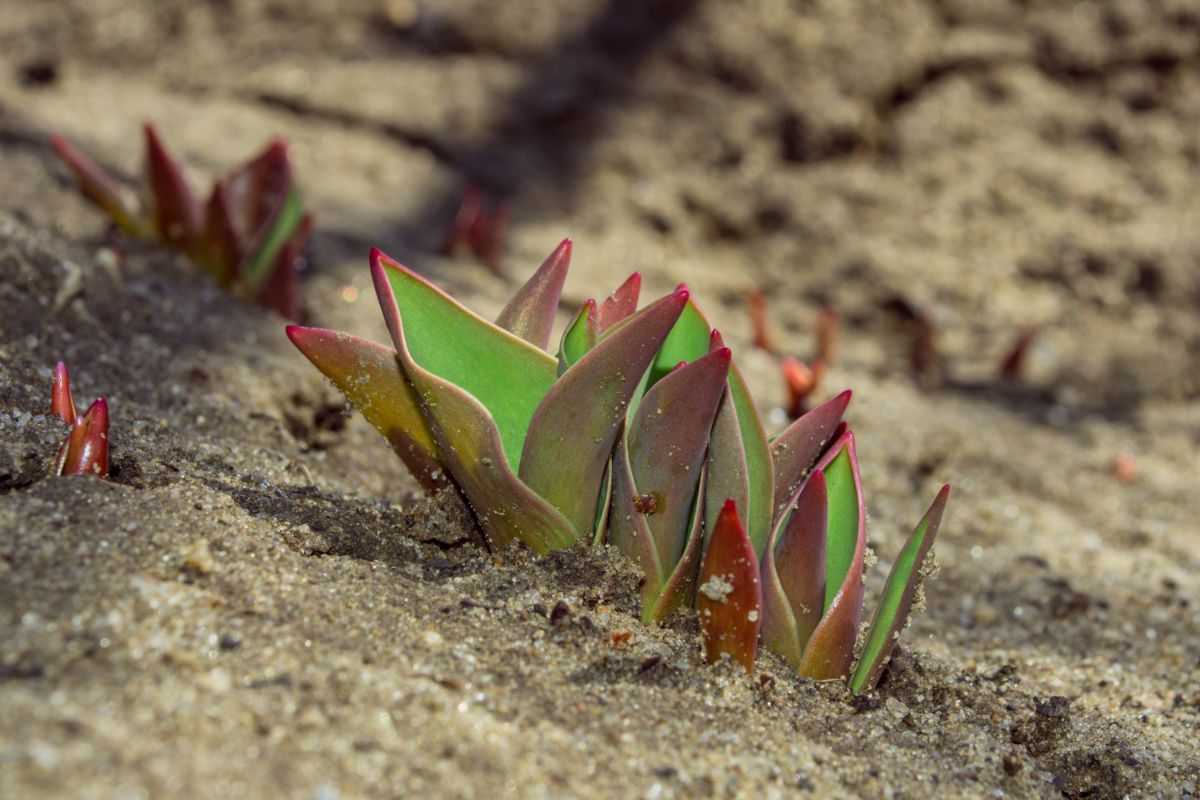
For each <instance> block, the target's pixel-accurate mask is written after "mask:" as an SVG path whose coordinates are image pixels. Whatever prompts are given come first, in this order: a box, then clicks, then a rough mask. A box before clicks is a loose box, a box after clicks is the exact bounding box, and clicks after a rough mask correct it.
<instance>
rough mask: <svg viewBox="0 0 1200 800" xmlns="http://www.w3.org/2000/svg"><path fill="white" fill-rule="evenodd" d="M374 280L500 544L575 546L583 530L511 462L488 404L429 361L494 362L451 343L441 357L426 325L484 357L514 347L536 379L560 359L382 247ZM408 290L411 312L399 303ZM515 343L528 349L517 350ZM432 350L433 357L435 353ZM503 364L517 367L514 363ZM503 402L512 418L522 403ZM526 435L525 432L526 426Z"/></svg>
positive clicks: (468, 488)
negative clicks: (416, 348)
mask: <svg viewBox="0 0 1200 800" xmlns="http://www.w3.org/2000/svg"><path fill="white" fill-rule="evenodd" d="M371 277H372V279H373V281H374V283H375V291H376V293H377V294H378V295H379V304H380V307H381V308H382V310H383V315H384V319H385V320H387V324H388V330H389V332H390V333H391V335H392V341H393V343H394V344H395V346H396V353H397V355H398V356H399V358H400V363H401V365H402V366H403V368H404V373H405V375H406V376H407V377H408V379H409V380H410V381H411V382H412V384H413V387H414V388H415V389H416V391H417V396H418V397H419V399H420V403H421V409H422V412H423V413H424V415H425V418H426V420H427V421H428V422H429V426H430V429H431V430H432V431H433V434H434V437H435V438H436V440H437V443H438V446H439V448H440V449H441V453H442V460H443V462H444V463H445V464H446V467H447V468H448V469H449V470H450V473H451V474H452V475H453V476H454V480H455V482H456V483H457V484H458V486H459V488H460V489H461V490H462V492H463V494H464V495H465V496H466V499H467V502H468V503H469V504H470V506H471V509H472V510H473V511H474V512H475V517H476V519H477V520H478V521H479V526H480V528H481V529H482V530H483V532H484V534H485V535H486V536H487V537H488V539H489V541H490V542H491V543H492V545H493V546H494V547H497V548H503V547H505V546H507V545H508V544H509V543H510V542H512V541H514V540H517V541H521V542H524V543H525V544H527V545H528V546H529V547H531V548H532V549H533V550H534V551H536V552H538V553H546V552H549V551H551V550H557V549H560V548H564V547H569V546H571V545H572V544H574V543H575V541H576V540H578V539H579V537H580V535H581V534H580V532H579V531H578V530H576V529H575V527H574V526H573V525H572V524H571V523H570V522H569V521H568V520H567V519H566V517H564V516H563V515H562V514H561V513H559V512H558V511H557V510H555V509H554V508H553V507H552V506H550V504H548V503H547V502H546V501H545V500H543V499H542V498H541V497H539V496H538V495H537V493H536V492H534V491H533V490H532V489H530V488H529V487H528V486H526V485H525V483H524V482H522V481H521V479H520V478H518V477H517V476H516V475H515V474H514V472H513V470H512V468H511V467H510V466H509V464H510V460H509V459H510V456H509V454H508V450H507V448H506V445H505V441H504V439H503V435H502V434H503V429H502V428H500V427H499V426H498V424H497V420H496V418H494V417H493V415H492V414H491V413H489V409H488V407H487V406H485V405H483V404H482V403H481V402H480V401H479V400H478V399H477V396H476V395H474V394H472V393H471V392H469V391H467V390H466V389H464V388H461V387H459V386H457V385H455V384H454V383H452V382H451V381H450V380H449V379H448V378H446V377H444V376H443V375H440V374H437V373H434V372H433V371H431V370H430V369H427V368H426V366H425V363H430V362H433V363H439V364H440V365H443V366H446V367H447V368H448V370H449V371H452V372H453V371H456V370H461V369H463V368H464V365H465V367H466V368H468V369H469V368H470V367H471V366H472V365H473V364H479V365H480V366H486V363H484V362H481V361H476V359H479V358H480V354H479V353H477V352H471V351H469V350H459V351H457V352H456V351H455V349H454V348H453V347H451V346H444V347H443V348H442V350H443V351H444V352H443V353H441V354H439V353H438V352H437V350H438V348H437V347H436V346H434V345H432V344H431V342H430V339H431V338H432V337H433V333H436V331H435V332H430V331H428V330H424V331H423V330H422V329H423V328H428V327H434V328H435V329H438V330H440V331H441V333H443V334H445V333H447V331H448V332H449V333H450V336H449V337H448V339H447V341H446V342H443V344H444V345H450V344H451V342H452V341H453V340H455V339H458V341H457V342H456V343H457V344H463V343H464V342H465V343H467V344H468V345H469V344H483V345H487V346H488V347H489V348H490V349H487V348H485V350H487V352H485V353H484V354H483V355H484V356H488V355H490V356H491V357H493V358H496V360H497V362H500V361H501V358H497V356H498V355H502V354H503V353H504V352H505V351H506V348H507V351H508V352H512V353H516V358H515V359H514V361H516V360H517V359H521V358H524V359H526V360H525V364H526V365H527V366H529V365H532V366H531V367H530V371H529V376H531V377H532V378H534V379H537V378H538V377H539V376H538V374H537V373H536V370H537V369H543V370H549V376H550V380H553V375H554V359H552V358H551V357H550V356H549V355H547V354H545V353H543V352H542V351H540V350H538V349H537V348H535V347H533V346H532V345H529V344H527V343H526V342H524V341H523V340H521V339H517V338H516V337H514V336H512V335H511V334H509V333H508V332H507V331H504V330H503V329H501V328H496V327H495V326H492V325H491V323H488V322H486V321H484V320H483V319H481V318H479V317H475V316H473V315H471V314H470V313H469V312H467V311H466V309H463V308H461V306H458V305H457V304H456V303H454V301H453V300H450V298H449V297H447V296H445V295H443V294H442V293H441V292H439V291H438V290H436V289H435V288H434V287H433V286H432V285H430V284H428V283H426V282H425V281H424V280H421V279H420V278H418V277H417V276H415V275H413V274H412V273H410V272H408V271H406V270H404V269H403V268H402V267H400V266H399V265H398V264H394V263H392V262H389V261H387V260H386V257H385V256H383V254H382V253H380V252H379V251H378V250H376V251H373V252H372V254H371ZM394 290H395V291H394ZM401 295H403V298H404V306H403V312H402V311H401V308H400V306H399V305H398V303H397V301H398V299H399V297H400V296H401ZM402 314H403V315H402ZM410 332H411V333H412V336H411V338H410V335H409V334H410ZM481 332H482V334H481ZM411 341H421V346H422V348H423V353H424V356H423V361H424V363H422V362H421V361H418V360H417V358H415V357H414V355H413V351H411V350H410V349H409V342H411ZM514 345H515V346H518V347H520V348H527V350H525V349H522V350H513V349H512V348H513V346H514ZM431 352H432V353H433V355H432V356H431V355H429V354H430V353H431ZM447 352H448V353H450V358H449V360H441V361H439V355H440V356H443V357H444V356H445V354H446V353H447ZM526 353H532V354H536V357H537V358H538V359H544V360H538V361H529V360H528V355H525V354H526ZM538 365H540V367H539V366H538ZM497 366H504V367H509V368H510V370H511V367H512V362H509V363H503V364H497ZM510 374H511V372H510ZM468 377H470V376H468ZM480 377H481V378H483V379H484V381H483V382H479V381H476V382H475V386H476V387H481V388H482V389H483V390H484V392H485V393H489V392H492V391H493V390H494V389H496V388H497V387H496V386H495V385H494V384H491V383H488V382H487V381H488V380H490V379H492V378H494V377H495V371H493V372H492V373H491V374H487V375H482V376H480ZM541 377H542V378H544V377H545V375H544V374H543V375H542V376H541ZM501 388H502V387H501ZM524 388H529V387H528V385H526V386H525V387H524ZM501 399H502V400H503V401H504V403H503V405H502V406H501V410H502V411H503V412H505V413H509V414H510V421H511V415H512V413H513V411H514V409H516V410H518V411H519V410H520V409H519V406H518V405H517V404H516V403H514V402H513V399H512V398H511V397H508V398H501ZM519 401H520V398H517V402H519ZM520 433H521V434H522V435H523V434H524V431H523V429H522V430H521V431H520ZM518 444H519V442H518ZM517 452H518V453H519V452H520V450H519V449H518V450H517Z"/></svg>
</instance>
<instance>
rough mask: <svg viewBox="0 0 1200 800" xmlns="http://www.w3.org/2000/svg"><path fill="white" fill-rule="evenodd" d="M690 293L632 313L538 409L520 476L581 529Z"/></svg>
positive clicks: (683, 292) (564, 377)
mask: <svg viewBox="0 0 1200 800" xmlns="http://www.w3.org/2000/svg"><path fill="white" fill-rule="evenodd" d="M687 299H688V294H687V290H686V289H685V290H680V291H677V292H675V293H674V294H671V295H668V296H667V297H664V298H663V299H661V300H659V301H658V302H656V303H653V304H651V305H649V306H647V307H646V308H644V309H642V311H641V312H639V313H638V314H636V315H635V316H633V317H630V318H629V319H628V320H627V321H626V322H625V324H623V325H622V326H621V327H620V328H617V329H616V330H614V331H613V333H612V335H610V336H607V337H605V338H603V339H601V341H600V342H599V344H597V345H596V346H595V347H594V348H592V349H591V350H590V351H588V353H587V354H586V355H585V356H584V357H583V358H581V359H580V360H579V361H578V362H577V363H576V364H575V366H573V367H571V368H570V369H568V370H567V371H566V372H565V373H563V375H562V377H560V378H559V379H558V381H557V382H556V383H555V384H554V386H553V387H552V388H551V389H550V391H549V392H548V393H547V394H546V396H545V397H544V398H543V399H542V402H541V404H540V405H539V406H538V408H537V411H536V412H535V413H534V416H533V420H532V422H531V423H530V425H529V432H528V434H527V435H526V437H525V448H524V451H523V453H522V455H521V468H520V470H518V474H519V475H520V477H521V479H522V480H523V481H525V483H526V484H527V485H528V486H529V487H530V488H531V489H533V490H534V491H535V492H537V493H538V494H539V495H541V496H542V497H543V498H545V499H546V501H547V502H549V503H550V505H552V506H554V507H555V508H557V509H558V510H559V511H561V512H562V513H563V514H564V515H565V516H566V517H567V519H569V520H571V523H572V524H573V525H575V527H576V528H578V529H579V530H581V531H586V530H589V526H590V525H592V524H593V522H594V521H595V518H596V503H597V500H598V497H599V490H600V482H601V479H602V478H603V477H604V468H605V465H606V464H607V463H608V461H609V459H610V458H611V457H612V451H613V443H614V442H615V441H616V438H617V431H618V430H619V429H620V426H621V423H622V422H623V421H624V419H625V417H626V414H627V409H628V406H629V400H630V398H631V397H632V396H633V392H634V390H635V389H636V388H637V386H638V383H639V382H640V381H641V379H642V375H643V374H644V373H645V372H646V369H647V368H648V367H649V366H650V362H651V361H652V360H653V359H654V354H655V353H656V352H657V351H658V348H659V346H660V345H661V344H662V342H663V340H664V339H665V338H666V336H667V334H668V333H669V332H670V330H671V326H672V325H674V324H675V320H677V319H678V318H679V314H680V312H681V311H683V307H684V304H686V303H687Z"/></svg>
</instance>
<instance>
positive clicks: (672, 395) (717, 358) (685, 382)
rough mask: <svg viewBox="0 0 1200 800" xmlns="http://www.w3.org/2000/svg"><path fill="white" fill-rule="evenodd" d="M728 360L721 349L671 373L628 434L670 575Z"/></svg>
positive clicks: (632, 466) (646, 399) (635, 472)
mask: <svg viewBox="0 0 1200 800" xmlns="http://www.w3.org/2000/svg"><path fill="white" fill-rule="evenodd" d="M685 291H686V290H685ZM730 360H731V353H730V351H729V348H727V347H723V348H720V349H718V350H714V351H713V352H711V353H709V354H707V355H705V356H703V357H702V358H699V359H697V360H695V361H693V362H691V363H689V364H684V365H682V366H680V367H679V368H678V369H676V370H674V371H673V372H671V374H669V375H667V376H666V377H665V378H663V379H662V380H660V381H659V382H658V383H656V384H654V386H652V387H650V390H649V391H648V392H646V396H645V397H644V398H643V399H642V404H641V405H640V406H639V407H638V409H637V411H636V412H635V413H634V416H633V422H632V423H631V424H630V426H629V428H628V429H627V430H626V436H627V437H628V440H629V464H630V469H631V471H632V473H633V483H634V486H635V487H637V491H638V492H639V496H641V497H649V498H651V500H652V501H653V506H654V512H653V513H652V514H650V515H648V516H647V524H648V526H649V528H650V532H651V535H652V536H653V537H654V542H655V546H656V547H657V548H658V555H659V560H660V562H661V563H662V564H663V567H664V569H666V570H670V569H672V568H673V567H674V565H675V563H676V562H677V561H679V557H680V555H681V554H682V553H683V549H684V545H685V544H686V540H687V531H688V523H689V521H690V517H691V510H692V504H693V502H694V498H695V496H696V491H697V488H698V481H699V480H700V477H701V475H700V468H701V466H702V465H703V464H704V458H705V451H706V449H707V447H708V440H709V434H710V433H711V431H712V423H713V418H714V417H715V416H716V413H717V406H718V405H719V403H720V402H721V396H722V394H723V393H724V390H725V378H726V376H727V375H728V374H729V363H730Z"/></svg>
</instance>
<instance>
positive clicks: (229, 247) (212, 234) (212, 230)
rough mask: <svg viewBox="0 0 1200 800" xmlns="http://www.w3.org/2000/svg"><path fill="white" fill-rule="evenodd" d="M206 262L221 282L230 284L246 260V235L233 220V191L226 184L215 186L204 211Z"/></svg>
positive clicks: (224, 284) (218, 281)
mask: <svg viewBox="0 0 1200 800" xmlns="http://www.w3.org/2000/svg"><path fill="white" fill-rule="evenodd" d="M204 242H205V247H206V250H207V254H206V261H205V263H206V265H207V266H208V268H209V269H210V270H211V271H212V273H213V276H214V277H216V279H217V283H219V284H220V285H221V286H226V287H227V286H229V285H230V284H232V283H233V279H234V276H235V275H237V269H238V263H239V262H240V261H241V260H242V246H243V242H242V238H241V235H240V234H239V233H238V230H237V227H236V225H235V224H234V221H233V212H232V210H231V208H230V206H229V195H228V192H227V190H226V188H225V185H224V184H221V183H217V184H215V185H214V186H213V190H212V195H210V196H209V199H208V204H207V205H206V206H205V211H204Z"/></svg>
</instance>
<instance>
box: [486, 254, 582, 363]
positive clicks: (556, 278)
mask: <svg viewBox="0 0 1200 800" xmlns="http://www.w3.org/2000/svg"><path fill="white" fill-rule="evenodd" d="M570 265H571V240H570V239H563V240H562V243H561V244H559V246H558V247H556V248H554V252H553V253H551V254H550V256H549V257H548V258H547V259H546V260H545V261H544V262H542V265H541V266H540V267H538V269H537V272H535V273H533V277H532V278H530V279H529V280H528V281H527V282H526V283H525V285H524V286H522V287H521V288H520V289H518V290H517V293H516V294H515V295H513V298H512V300H509V301H508V305H506V306H505V307H504V310H503V311H501V312H500V316H499V317H498V318H497V319H496V324H497V325H499V326H500V327H501V328H504V329H505V330H507V331H511V332H513V333H515V334H516V335H517V336H520V337H521V338H522V339H524V340H525V341H527V342H529V343H530V344H532V345H534V346H535V347H540V348H541V349H543V350H545V349H546V347H547V346H548V345H549V344H550V331H551V329H552V328H553V327H554V316H555V313H556V312H557V311H558V301H559V298H560V297H562V289H563V284H564V283H566V280H567V268H568V267H570Z"/></svg>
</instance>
